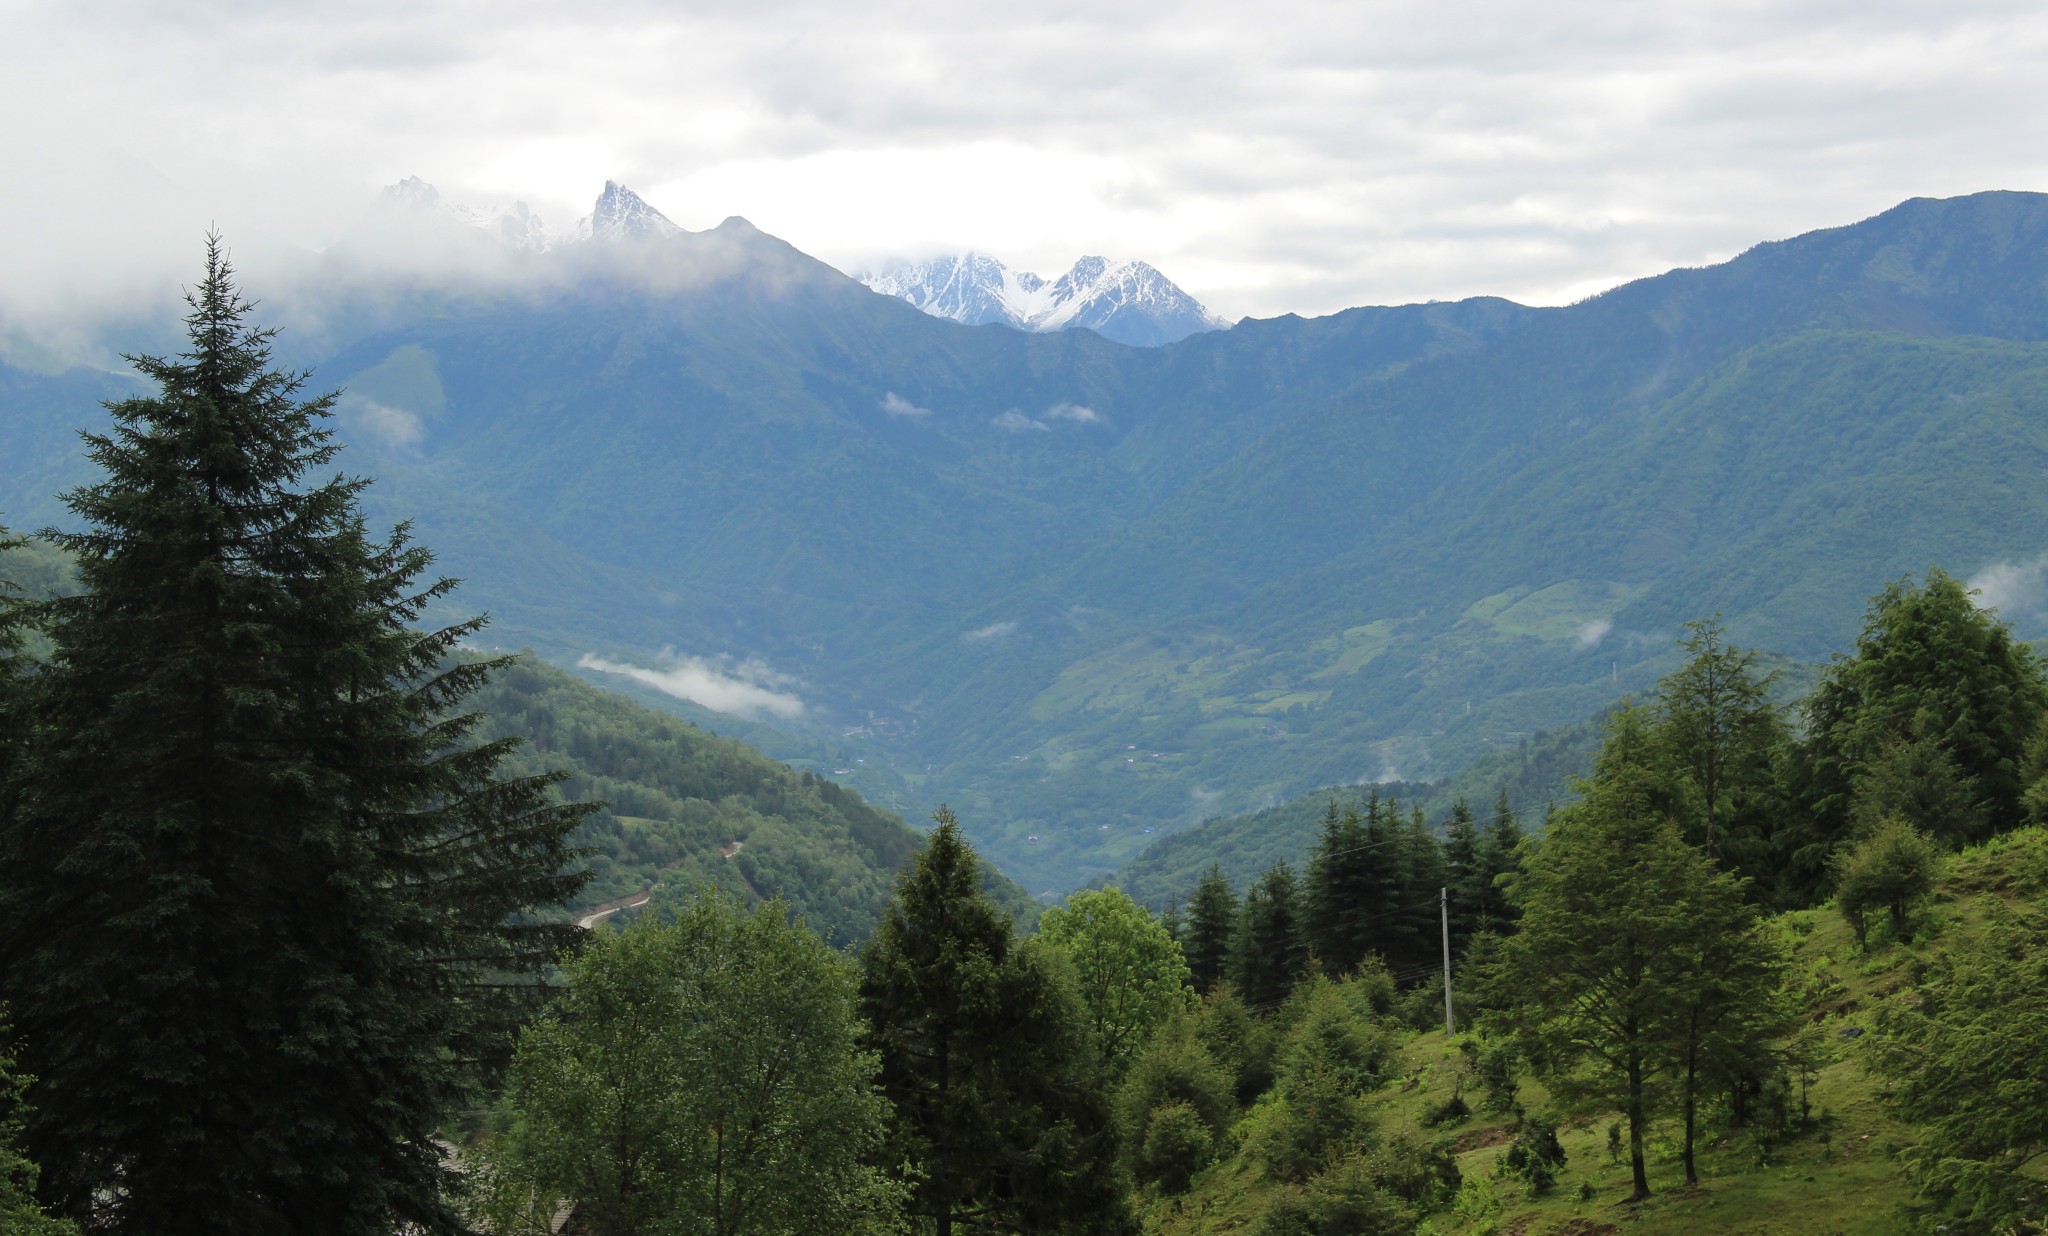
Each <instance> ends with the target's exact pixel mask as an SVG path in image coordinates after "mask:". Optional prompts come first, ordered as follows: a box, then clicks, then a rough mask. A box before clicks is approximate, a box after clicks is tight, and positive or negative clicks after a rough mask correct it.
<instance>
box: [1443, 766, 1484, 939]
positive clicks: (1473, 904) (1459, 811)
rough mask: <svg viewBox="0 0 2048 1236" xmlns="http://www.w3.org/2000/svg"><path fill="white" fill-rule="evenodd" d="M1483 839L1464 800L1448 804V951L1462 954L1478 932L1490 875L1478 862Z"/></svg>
mask: <svg viewBox="0 0 2048 1236" xmlns="http://www.w3.org/2000/svg"><path fill="white" fill-rule="evenodd" d="M1483 840H1484V837H1483V835H1482V834H1481V833H1480V831H1479V822H1478V821H1477V820H1475V819H1473V818H1472V808H1471V807H1469V806H1467V805H1466V803H1465V800H1464V799H1463V798H1459V799H1458V801H1456V802H1454V803H1452V804H1451V818H1450V819H1449V820H1447V821H1445V823H1444V847H1443V856H1444V885H1445V887H1446V888H1448V889H1450V891H1451V948H1452V950H1453V951H1454V952H1457V953H1460V954H1462V953H1463V952H1464V951H1465V942H1466V941H1467V940H1470V939H1471V938H1472V935H1473V933H1474V932H1476V931H1478V930H1479V924H1480V920H1481V917H1482V914H1483V911H1484V907H1485V905H1486V903H1487V896H1488V893H1489V892H1490V889H1489V888H1488V885H1489V884H1490V883H1491V882H1492V878H1493V877H1492V874H1491V873H1490V872H1488V871H1487V870H1486V869H1485V867H1483V866H1482V865H1481V862H1480V857H1481V856H1480V845H1481V843H1482V841H1483Z"/></svg>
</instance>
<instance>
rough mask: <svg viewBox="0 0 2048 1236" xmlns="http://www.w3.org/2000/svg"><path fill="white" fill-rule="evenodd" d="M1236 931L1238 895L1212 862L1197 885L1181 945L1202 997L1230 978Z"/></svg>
mask: <svg viewBox="0 0 2048 1236" xmlns="http://www.w3.org/2000/svg"><path fill="white" fill-rule="evenodd" d="M1236 932H1237V895H1236V894H1235V893H1232V892H1231V891H1230V881H1228V880H1226V879H1224V878H1223V870H1222V868H1221V867H1219V866H1218V865H1217V864H1215V863H1210V864H1209V870H1208V871H1207V872H1205V873H1204V874H1203V876H1202V881H1201V883H1199V884H1197V885H1196V886H1195V895H1194V896H1193V897H1190V898H1189V899H1188V918H1187V928H1186V936H1185V938H1184V939H1183V940H1182V942H1181V952H1182V953H1183V954H1184V955H1185V956H1186V957H1187V962H1188V974H1189V976H1190V978H1192V979H1193V981H1194V984H1195V990H1196V991H1197V992H1199V993H1201V994H1202V995H1205V996H1206V995H1208V994H1209V992H1210V990H1211V989H1212V988H1214V987H1215V986H1216V984H1218V983H1220V982H1222V981H1223V980H1224V979H1226V978H1228V977H1229V976H1230V942H1231V937H1232V936H1233V935H1235V934H1236Z"/></svg>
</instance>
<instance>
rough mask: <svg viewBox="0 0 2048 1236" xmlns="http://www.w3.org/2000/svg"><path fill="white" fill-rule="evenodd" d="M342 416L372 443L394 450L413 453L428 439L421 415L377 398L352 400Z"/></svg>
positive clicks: (348, 402)
mask: <svg viewBox="0 0 2048 1236" xmlns="http://www.w3.org/2000/svg"><path fill="white" fill-rule="evenodd" d="M342 416H343V419H344V420H345V421H347V422H348V423H349V424H352V425H354V426H355V427H356V428H357V429H359V430H361V431H362V432H363V434H364V435H365V436H366V437H368V438H369V439H370V440H371V441H373V442H375V443H376V444H377V445H379V446H383V447H389V448H391V449H393V450H410V449H412V448H413V447H416V446H418V445H419V444H420V442H421V440H422V439H424V438H425V437H426V436H427V427H426V424H425V423H424V422H423V421H421V420H420V418H419V417H418V416H416V415H415V414H413V413H411V412H408V411H406V410H405V409H404V408H394V407H392V406H391V405H390V404H386V403H378V402H377V401H376V400H374V399H360V398H356V397H353V396H352V397H350V398H349V399H348V400H346V401H345V403H344V405H343V408H342Z"/></svg>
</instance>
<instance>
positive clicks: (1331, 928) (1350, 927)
mask: <svg viewBox="0 0 2048 1236" xmlns="http://www.w3.org/2000/svg"><path fill="white" fill-rule="evenodd" d="M1364 844H1365V837H1364V829H1363V827H1361V825H1360V822H1359V818H1358V812H1357V811H1355V810H1352V809H1349V808H1347V809H1346V810H1344V811H1341V812H1340V811H1338V810H1337V800H1336V799H1335V798H1332V799H1331V800H1330V802H1329V804H1328V805H1327V806H1326V807H1325V808H1324V810H1323V828H1322V832H1321V834H1320V835H1319V836H1318V837H1317V838H1316V846H1315V849H1314V850H1313V851H1311V852H1310V854H1309V859H1308V881H1307V883H1308V890H1307V894H1306V896H1304V897H1303V899H1302V900H1303V905H1302V933H1303V935H1304V936H1305V937H1306V938H1307V941H1308V947H1309V951H1310V952H1312V953H1314V954H1315V955H1316V959H1317V960H1318V961H1320V962H1322V964H1323V968H1324V969H1325V970H1327V971H1329V972H1331V973H1334V974H1343V973H1345V972H1347V971H1349V970H1350V969H1351V968H1352V967H1353V966H1356V965H1357V964H1358V963H1359V962H1361V961H1363V960H1364V959H1365V954H1364V952H1363V951H1361V950H1362V944H1363V941H1360V940H1359V939H1358V938H1357V932H1356V930H1355V928H1356V921H1355V920H1356V917H1357V912H1358V905H1357V903H1358V899H1359V897H1360V896H1361V895H1362V893H1363V890H1361V889H1359V888H1357V887H1355V886H1354V885H1355V879H1354V877H1355V875H1356V873H1357V872H1358V870H1359V860H1360V859H1361V858H1363V857H1364V856H1363V855H1361V854H1360V853H1359V852H1358V851H1359V848H1360V847H1361V846H1363V845H1364Z"/></svg>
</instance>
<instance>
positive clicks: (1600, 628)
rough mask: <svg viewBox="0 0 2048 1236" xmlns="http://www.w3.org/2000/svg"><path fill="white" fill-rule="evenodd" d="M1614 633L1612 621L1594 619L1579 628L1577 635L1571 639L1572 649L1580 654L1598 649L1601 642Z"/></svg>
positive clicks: (1609, 619)
mask: <svg viewBox="0 0 2048 1236" xmlns="http://www.w3.org/2000/svg"><path fill="white" fill-rule="evenodd" d="M1613 631H1614V619H1612V618H1595V619H1594V620H1593V621H1591V622H1588V623H1585V624H1584V625H1582V626H1580V627H1579V633H1578V634H1577V635H1576V636H1574V637H1573V639H1572V647H1574V648H1576V649H1578V650H1579V651H1580V652H1585V651H1587V650H1589V649H1593V648H1598V647H1599V646H1600V645H1601V643H1602V641H1604V640H1606V638H1607V637H1608V635H1610V634H1612V633H1613Z"/></svg>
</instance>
